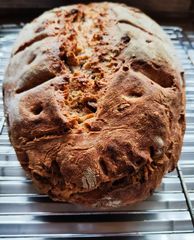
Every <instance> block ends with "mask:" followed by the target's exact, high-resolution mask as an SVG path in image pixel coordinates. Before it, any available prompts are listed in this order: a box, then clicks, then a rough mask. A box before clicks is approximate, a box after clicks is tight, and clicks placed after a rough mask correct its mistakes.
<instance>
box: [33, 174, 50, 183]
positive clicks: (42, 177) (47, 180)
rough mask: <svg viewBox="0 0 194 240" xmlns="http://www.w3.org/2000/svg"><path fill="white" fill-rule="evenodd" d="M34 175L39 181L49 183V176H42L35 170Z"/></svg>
mask: <svg viewBox="0 0 194 240" xmlns="http://www.w3.org/2000/svg"><path fill="white" fill-rule="evenodd" d="M33 177H34V178H35V179H36V180H37V181H39V182H41V183H43V184H49V179H48V178H47V177H45V176H41V175H40V174H39V173H37V172H33Z"/></svg>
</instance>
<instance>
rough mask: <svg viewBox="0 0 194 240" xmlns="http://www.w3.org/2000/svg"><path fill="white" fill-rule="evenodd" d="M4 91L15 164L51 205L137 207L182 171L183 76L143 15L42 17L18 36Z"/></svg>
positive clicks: (68, 10)
mask: <svg viewBox="0 0 194 240" xmlns="http://www.w3.org/2000/svg"><path fill="white" fill-rule="evenodd" d="M3 90H4V106H5V115H6V118H7V124H8V130H9V136H10V140H11V143H12V145H13V147H14V149H15V151H16V154H17V157H18V159H19V161H20V163H21V165H22V167H23V168H24V169H25V171H26V172H27V174H28V175H29V176H30V178H32V180H33V182H34V184H35V186H36V187H37V188H38V189H39V190H40V192H41V193H45V194H48V195H49V196H50V197H51V198H52V199H53V200H58V201H67V202H71V203H78V204H83V205H88V206H92V207H98V208H112V207H119V206H124V205H128V204H133V203H135V202H138V201H142V200H144V199H146V198H147V197H148V196H149V195H150V194H151V193H152V192H153V190H154V189H155V188H156V187H157V186H158V185H159V184H160V182H161V180H162V177H163V176H164V174H165V173H167V172H169V171H172V170H173V169H174V168H175V167H176V165H177V161H178V159H179V156H180V152H181V147H182V141H183V135H184V131H185V92H184V79H183V71H182V69H181V67H180V64H179V63H178V61H177V58H176V55H175V52H174V49H173V46H172V44H171V42H170V40H169V39H168V37H167V36H166V35H165V33H164V32H163V30H162V29H161V28H160V26H159V25H158V24H156V23H155V22H154V21H153V20H151V19H150V18H149V17H147V16H146V15H144V14H143V13H142V12H141V11H140V10H139V9H136V8H131V7H127V6H126V5H123V4H116V3H108V2H104V3H92V4H88V5H82V4H79V5H72V6H67V7H61V8H56V9H53V10H51V11H48V12H45V13H44V14H43V15H41V16H40V17H38V18H37V19H35V20H34V21H32V22H31V23H29V24H27V25H26V26H25V27H24V29H23V30H22V31H21V33H20V34H19V37H18V39H17V41H16V43H15V45H14V47H13V51H12V56H11V59H10V63H9V66H8V67H7V71H6V74H5V80H4V83H3Z"/></svg>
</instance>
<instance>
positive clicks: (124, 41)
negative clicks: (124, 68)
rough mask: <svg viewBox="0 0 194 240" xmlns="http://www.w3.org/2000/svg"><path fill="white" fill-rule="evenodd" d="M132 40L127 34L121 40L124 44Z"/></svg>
mask: <svg viewBox="0 0 194 240" xmlns="http://www.w3.org/2000/svg"><path fill="white" fill-rule="evenodd" d="M130 40H131V38H130V37H129V36H128V35H125V36H123V37H122V38H121V41H122V42H123V43H124V44H127V43H129V42H130Z"/></svg>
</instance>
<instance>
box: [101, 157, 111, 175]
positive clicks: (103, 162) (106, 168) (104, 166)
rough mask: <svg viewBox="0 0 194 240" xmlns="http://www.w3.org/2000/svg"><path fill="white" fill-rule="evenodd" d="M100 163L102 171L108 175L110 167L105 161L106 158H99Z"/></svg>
mask: <svg viewBox="0 0 194 240" xmlns="http://www.w3.org/2000/svg"><path fill="white" fill-rule="evenodd" d="M99 164H100V168H101V169H102V172H103V173H104V175H106V176H108V172H109V171H108V167H107V164H106V162H105V160H104V159H102V158H101V159H100V160H99Z"/></svg>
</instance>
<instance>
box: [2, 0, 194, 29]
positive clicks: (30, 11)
mask: <svg viewBox="0 0 194 240" xmlns="http://www.w3.org/2000/svg"><path fill="white" fill-rule="evenodd" d="M88 2H92V1H86V0H80V1H76V0H72V1H65V0H26V1H25V0H0V23H19V22H28V21H30V20H32V19H33V18H35V17H37V16H38V15H40V14H41V13H42V12H44V11H45V10H47V9H51V8H54V7H58V6H62V5H69V4H74V3H88ZM95 2H100V1H98V0H96V1H95ZM112 2H123V3H126V4H128V5H130V6H135V7H138V8H140V9H142V10H143V11H144V12H146V13H147V14H149V15H150V16H151V17H152V18H154V19H155V20H156V21H158V22H159V23H160V24H167V25H168V24H169V25H172V24H176V25H181V26H186V27H187V28H190V29H194V0H123V1H119V0H117V1H114V0H112Z"/></svg>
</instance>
